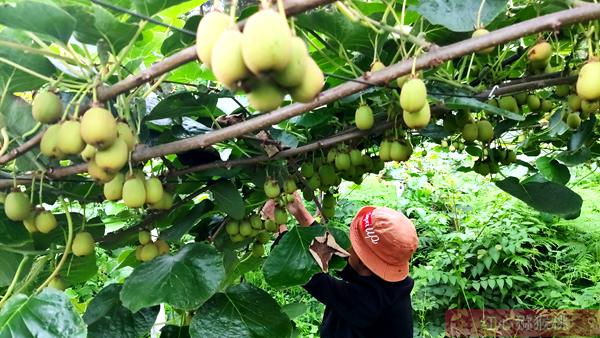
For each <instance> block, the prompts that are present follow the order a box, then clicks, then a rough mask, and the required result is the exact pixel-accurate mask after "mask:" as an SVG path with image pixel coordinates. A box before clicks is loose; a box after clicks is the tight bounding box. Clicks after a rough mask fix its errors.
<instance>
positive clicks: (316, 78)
mask: <svg viewBox="0 0 600 338" xmlns="http://www.w3.org/2000/svg"><path fill="white" fill-rule="evenodd" d="M324 85H325V76H324V75H323V71H322V70H321V68H319V65H317V63H316V62H315V60H313V59H312V58H308V59H307V60H306V69H305V70H304V76H303V78H302V82H301V83H300V84H299V85H298V86H296V87H294V88H291V89H290V95H291V96H292V99H294V101H298V102H303V103H306V102H310V101H312V100H313V99H314V98H315V97H316V96H317V95H318V94H319V93H320V92H321V89H323V86H324Z"/></svg>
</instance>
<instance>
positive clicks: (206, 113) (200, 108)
mask: <svg viewBox="0 0 600 338" xmlns="http://www.w3.org/2000/svg"><path fill="white" fill-rule="evenodd" d="M218 99H219V96H218V95H215V94H204V93H190V92H183V93H177V94H174V95H171V96H169V97H167V98H165V99H164V100H162V101H160V102H159V103H158V104H157V105H156V107H154V109H152V112H150V114H148V115H147V116H146V117H145V120H146V121H152V120H159V119H165V118H177V117H184V116H187V117H200V116H202V117H210V116H211V112H212V111H214V110H215V107H216V105H217V100H218ZM215 115H220V114H215Z"/></svg>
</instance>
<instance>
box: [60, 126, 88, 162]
mask: <svg viewBox="0 0 600 338" xmlns="http://www.w3.org/2000/svg"><path fill="white" fill-rule="evenodd" d="M80 129H81V124H80V123H79V121H75V120H68V121H64V122H62V123H61V124H60V129H59V131H58V133H59V135H60V137H59V140H58V149H59V150H60V151H61V152H62V153H63V154H65V155H75V154H79V153H80V152H81V151H82V150H83V149H84V148H85V145H86V144H85V142H83V139H82V138H81V130H80Z"/></svg>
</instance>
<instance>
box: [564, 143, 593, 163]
mask: <svg viewBox="0 0 600 338" xmlns="http://www.w3.org/2000/svg"><path fill="white" fill-rule="evenodd" d="M557 158H558V159H559V160H560V161H561V162H562V163H564V164H566V165H568V166H575V165H578V164H581V163H585V162H587V161H589V160H590V159H591V158H592V151H591V150H590V149H589V148H587V147H584V148H579V150H576V151H568V150H566V151H563V152H562V153H560V154H558V157H557Z"/></svg>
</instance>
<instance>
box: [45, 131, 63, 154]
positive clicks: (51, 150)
mask: <svg viewBox="0 0 600 338" xmlns="http://www.w3.org/2000/svg"><path fill="white" fill-rule="evenodd" d="M59 141H60V124H53V125H51V126H50V127H48V129H46V132H45V133H44V136H42V141H41V142H40V152H41V153H42V154H44V155H46V156H48V157H52V158H62V157H63V156H64V154H63V153H62V151H60V149H59V147H58V143H59Z"/></svg>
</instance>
